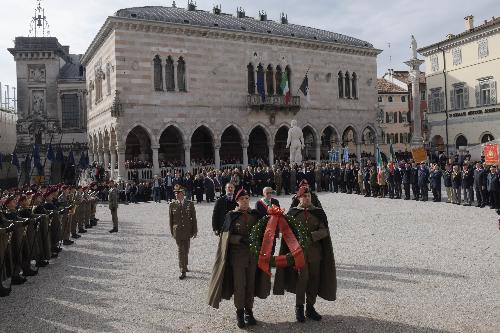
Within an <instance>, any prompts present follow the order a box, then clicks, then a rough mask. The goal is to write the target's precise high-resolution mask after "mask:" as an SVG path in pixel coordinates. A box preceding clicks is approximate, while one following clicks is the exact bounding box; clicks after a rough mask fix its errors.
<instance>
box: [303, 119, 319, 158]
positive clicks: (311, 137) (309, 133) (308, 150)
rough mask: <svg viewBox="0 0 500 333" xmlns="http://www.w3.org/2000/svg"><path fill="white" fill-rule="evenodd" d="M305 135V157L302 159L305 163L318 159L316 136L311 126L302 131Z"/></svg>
mask: <svg viewBox="0 0 500 333" xmlns="http://www.w3.org/2000/svg"><path fill="white" fill-rule="evenodd" d="M302 133H303V134H304V146H305V147H304V155H303V156H302V159H303V160H305V161H308V160H315V159H316V135H315V134H314V130H313V129H312V128H311V126H306V127H304V128H303V129H302Z"/></svg>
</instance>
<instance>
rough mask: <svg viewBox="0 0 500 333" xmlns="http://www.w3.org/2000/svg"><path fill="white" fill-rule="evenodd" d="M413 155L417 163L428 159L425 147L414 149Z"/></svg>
mask: <svg viewBox="0 0 500 333" xmlns="http://www.w3.org/2000/svg"><path fill="white" fill-rule="evenodd" d="M411 155H412V157H413V160H414V161H415V162H416V163H421V162H425V161H427V151H425V148H424V147H420V148H415V149H412V150H411Z"/></svg>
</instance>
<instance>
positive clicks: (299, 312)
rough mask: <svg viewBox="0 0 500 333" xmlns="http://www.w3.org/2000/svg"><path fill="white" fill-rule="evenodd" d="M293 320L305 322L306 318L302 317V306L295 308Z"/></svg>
mask: <svg viewBox="0 0 500 333" xmlns="http://www.w3.org/2000/svg"><path fill="white" fill-rule="evenodd" d="M295 318H296V319H297V321H298V322H299V323H303V322H305V321H306V318H305V317H304V305H303V304H300V305H297V306H295Z"/></svg>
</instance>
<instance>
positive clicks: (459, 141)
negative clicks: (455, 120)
mask: <svg viewBox="0 0 500 333" xmlns="http://www.w3.org/2000/svg"><path fill="white" fill-rule="evenodd" d="M460 147H467V138H466V137H465V136H464V135H463V134H460V135H459V136H457V138H456V140H455V148H456V149H457V150H459V149H460Z"/></svg>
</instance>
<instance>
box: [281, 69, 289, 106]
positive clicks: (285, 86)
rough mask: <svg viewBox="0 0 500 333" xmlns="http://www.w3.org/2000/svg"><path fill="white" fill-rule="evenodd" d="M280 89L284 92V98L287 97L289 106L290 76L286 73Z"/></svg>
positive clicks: (286, 102) (286, 101)
mask: <svg viewBox="0 0 500 333" xmlns="http://www.w3.org/2000/svg"><path fill="white" fill-rule="evenodd" d="M280 88H281V91H283V96H285V104H286V105H288V103H290V87H288V75H287V73H286V72H284V73H283V76H282V77H281V84H280Z"/></svg>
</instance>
